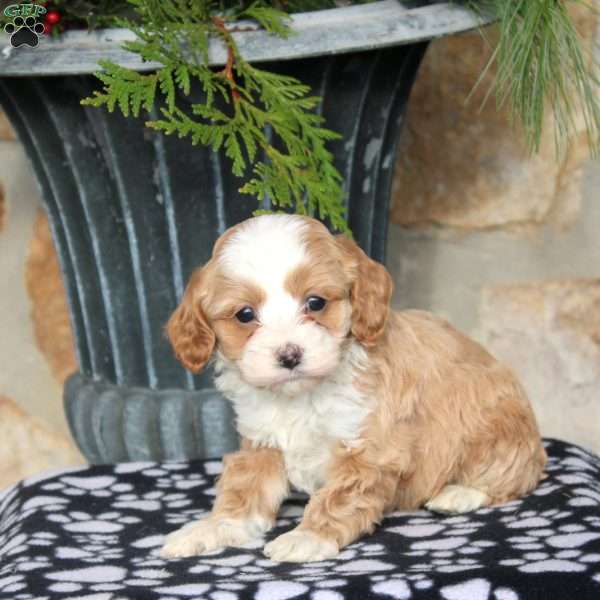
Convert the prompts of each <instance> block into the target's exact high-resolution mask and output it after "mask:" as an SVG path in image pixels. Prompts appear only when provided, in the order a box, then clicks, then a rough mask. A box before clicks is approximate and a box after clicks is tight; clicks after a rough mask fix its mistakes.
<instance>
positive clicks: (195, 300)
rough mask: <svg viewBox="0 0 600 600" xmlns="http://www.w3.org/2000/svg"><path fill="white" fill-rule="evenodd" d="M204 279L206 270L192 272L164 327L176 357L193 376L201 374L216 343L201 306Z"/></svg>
mask: <svg viewBox="0 0 600 600" xmlns="http://www.w3.org/2000/svg"><path fill="white" fill-rule="evenodd" d="M205 279H206V267H204V268H202V269H197V270H196V271H194V273H193V274H192V277H191V278H190V281H189V283H188V285H187V287H186V289H185V293H184V295H183V298H182V300H181V303H180V304H179V306H178V307H177V308H176V310H175V312H174V313H173V314H172V315H171V318H170V319H169V321H168V323H167V327H166V332H167V337H168V338H169V341H170V342H171V345H172V346H173V349H174V350H175V356H177V358H178V359H179V360H180V361H181V363H182V364H183V366H184V367H186V369H189V370H190V371H192V372H194V373H198V372H199V371H201V370H202V368H203V367H204V365H205V364H206V363H207V362H208V359H209V358H210V356H211V354H212V353H213V350H214V347H215V340H216V338H215V332H214V331H213V330H212V328H211V327H210V325H209V323H208V320H207V318H206V315H205V314H204V311H203V310H202V306H201V304H200V292H201V289H202V285H205V283H206V282H205Z"/></svg>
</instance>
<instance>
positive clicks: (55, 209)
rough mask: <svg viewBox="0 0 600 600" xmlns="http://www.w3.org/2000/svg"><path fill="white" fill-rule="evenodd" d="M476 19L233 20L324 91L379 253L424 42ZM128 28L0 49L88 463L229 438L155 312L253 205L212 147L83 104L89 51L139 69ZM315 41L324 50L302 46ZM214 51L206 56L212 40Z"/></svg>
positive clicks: (431, 9)
mask: <svg viewBox="0 0 600 600" xmlns="http://www.w3.org/2000/svg"><path fill="white" fill-rule="evenodd" d="M369 7H371V12H370V13H369ZM357 8H360V9H361V10H362V11H363V12H362V17H361V11H357ZM344 11H346V12H345V13H344ZM365 11H366V12H365ZM365 15H366V16H365ZM361 18H363V19H366V20H364V21H362V23H363V25H361V20H360V19H361ZM323 23H325V24H327V23H328V24H329V25H328V28H327V27H326V29H325V30H323V29H322V25H323ZM340 24H341V25H340ZM475 25H476V21H475V19H474V17H473V15H471V14H470V13H468V12H466V11H464V10H461V9H457V8H456V7H452V6H449V5H447V4H445V3H443V4H439V5H433V6H426V7H422V8H417V9H411V10H405V9H403V8H402V6H401V5H400V4H399V3H396V2H395V0H391V1H384V2H377V3H374V4H370V5H365V6H362V7H353V8H352V9H337V10H336V11H322V12H321V13H320V15H319V14H318V13H311V14H308V15H299V16H298V17H297V18H296V21H295V26H296V28H297V29H298V31H299V32H300V33H299V34H298V35H297V36H296V37H295V38H293V39H294V41H293V42H292V43H291V44H290V43H288V42H285V43H283V42H281V41H280V40H278V39H276V38H272V37H271V36H267V35H266V34H265V33H264V32H249V33H246V34H243V33H237V34H236V35H237V36H238V42H239V44H240V48H241V51H242V53H245V55H246V56H247V57H248V58H250V59H252V58H256V59H257V60H260V59H264V58H265V57H266V56H269V58H282V59H283V58H285V59H286V60H285V61H283V60H281V61H278V62H277V63H274V64H272V65H269V67H270V68H273V69H274V70H277V71H280V72H285V73H289V74H293V75H295V76H297V77H299V78H300V79H301V80H303V81H305V82H307V83H309V84H311V85H312V86H313V89H314V90H315V92H316V93H317V94H319V95H321V96H322V97H323V103H322V105H321V106H320V107H319V110H320V111H321V112H322V114H323V115H324V116H325V118H326V121H327V126H328V127H330V128H332V129H335V130H337V131H339V132H340V133H342V134H343V139H342V140H340V141H339V142H336V143H334V144H332V146H331V147H332V150H333V151H334V155H335V160H336V164H337V167H338V168H339V169H340V171H341V172H342V173H343V174H344V176H345V178H346V188H347V193H348V200H347V201H348V215H349V221H350V226H351V228H352V230H353V231H354V234H355V236H356V238H357V240H358V241H359V243H360V244H361V245H362V247H363V248H364V249H365V250H366V251H368V252H369V253H370V254H371V255H372V256H373V257H375V258H377V259H378V260H381V261H383V260H384V258H385V242H386V234H387V214H388V202H389V197H390V187H391V178H392V167H393V165H394V163H395V154H396V146H397V141H398V137H399V133H400V129H401V126H402V119H403V115H404V111H405V108H406V102H407V98H408V94H409V91H410V88H411V85H412V82H413V80H414V77H415V74H416V71H417V69H418V66H419V62H420V60H421V58H422V56H423V53H424V52H425V48H426V45H427V42H426V41H423V40H425V39H428V38H431V37H433V36H435V35H442V34H444V33H448V32H452V31H458V30H461V29H462V30H464V29H468V28H471V27H473V26H475ZM336 27H337V29H336ZM349 27H350V28H351V29H350V30H349ZM340 31H345V32H346V33H345V44H344V40H340V35H341V34H340V33H339V32H340ZM369 32H370V34H369ZM386 32H387V37H386ZM398 32H400V34H399V33H398ZM325 33H327V35H325ZM305 34H306V35H308V38H307V39H306V40H304V42H303V41H302V36H303V35H305ZM349 34H350V35H349ZM368 34H369V35H372V36H374V37H369V35H368ZM127 35H129V34H128V32H125V33H123V32H119V31H116V32H115V31H113V32H104V33H101V34H94V35H92V36H89V35H88V34H83V33H74V34H67V35H66V36H65V39H64V41H63V42H49V41H47V42H44V43H41V44H40V47H39V48H38V49H36V50H27V51H23V53H20V52H21V51H19V50H13V51H12V52H11V53H7V52H3V53H1V54H2V55H3V56H4V58H3V59H2V60H0V75H3V77H2V79H0V102H1V103H2V105H3V106H4V109H5V111H6V113H7V115H8V117H9V118H10V120H11V121H12V123H13V125H14V126H15V128H16V130H17V132H18V135H19V137H20V139H21V141H22V142H23V144H24V146H25V148H26V151H27V153H28V155H29V157H30V160H31V162H32V164H33V167H34V171H35V173H36V176H37V178H38V181H39V183H40V186H41V188H42V192H43V194H42V195H43V199H44V204H45V208H46V210H47V212H48V216H49V219H50V223H51V227H52V231H53V235H54V240H55V242H56V246H57V248H58V252H59V256H60V261H61V266H62V270H63V274H64V279H65V284H66V288H67V293H68V299H69V304H70V312H71V320H72V325H73V331H74V335H75V342H76V346H77V353H78V358H79V364H80V371H79V373H77V374H75V375H74V376H72V377H71V378H70V380H69V381H68V382H67V384H66V386H65V406H66V410H67V415H68V419H69V423H70V425H71V429H72V432H73V435H74V437H75V439H76V440H77V443H78V444H79V446H80V447H81V449H82V451H83V453H84V455H85V456H86V457H87V458H88V459H89V460H90V461H91V462H95V463H99V462H115V461H120V460H128V459H163V458H166V459H176V458H191V457H204V456H209V457H210V456H220V455H222V454H223V453H224V452H226V451H228V450H230V449H232V448H234V447H235V445H236V444H237V439H236V435H235V429H234V426H233V419H232V414H231V410H230V407H229V405H228V404H227V402H226V401H224V400H223V399H222V398H221V397H220V396H219V395H218V394H217V393H216V391H214V389H213V388H212V387H211V374H210V372H208V371H207V372H205V373H203V374H202V375H200V376H192V375H191V374H190V373H187V372H186V371H184V369H183V368H182V367H181V366H180V365H179V364H178V363H177V362H176V361H175V360H174V358H173V354H172V351H171V349H170V348H169V346H168V344H167V342H166V340H165V338H164V335H163V325H164V323H165V322H166V320H167V318H168V316H169V314H170V313H171V311H172V310H173V309H174V308H175V306H176V304H177V301H178V299H179V298H180V296H181V294H182V291H183V287H184V285H185V282H186V280H187V278H188V276H189V275H190V273H191V271H192V270H193V268H194V267H196V266H197V265H199V264H201V263H203V262H204V261H205V260H206V259H207V258H208V257H209V255H210V251H211V248H212V245H213V243H214V241H215V239H216V238H217V236H218V235H219V234H220V233H222V232H223V231H224V229H225V228H227V227H229V226H230V225H232V224H234V223H237V222H238V221H240V220H242V219H245V218H247V217H249V216H250V215H251V213H252V211H253V210H254V209H255V208H256V206H255V203H254V201H253V200H252V199H249V198H248V197H246V196H242V195H241V194H239V192H238V191H237V190H238V188H239V187H240V183H241V182H240V181H239V180H236V178H234V177H233V176H232V175H231V173H230V168H229V163H228V159H226V158H225V156H223V155H221V154H215V153H213V152H212V151H210V150H208V149H205V148H200V147H193V146H192V145H191V144H190V143H189V142H188V141H187V140H179V139H176V138H175V137H164V136H162V135H160V134H156V133H153V132H151V131H149V130H148V129H146V128H144V126H143V122H142V120H135V119H125V118H123V117H121V116H120V115H118V114H116V113H115V114H112V115H111V114H108V113H106V112H104V111H101V110H97V109H90V108H83V107H81V106H80V104H79V100H80V98H82V97H83V96H85V95H88V94H89V93H90V91H91V90H92V89H93V88H94V87H95V86H96V82H95V79H94V78H93V77H92V76H91V75H89V73H90V72H91V71H92V70H94V69H95V62H96V60H97V58H98V57H99V56H108V57H110V58H111V59H113V60H116V61H117V62H121V63H123V64H126V63H129V64H130V66H135V67H137V68H151V67H152V65H148V64H145V65H141V64H136V65H132V64H131V61H132V60H133V59H132V57H131V56H130V55H128V54H126V53H123V52H122V51H120V50H119V46H118V44H119V43H120V41H121V40H122V39H123V37H124V36H125V37H126V36H127ZM84 36H88V37H87V38H86V37H84ZM306 43H309V44H310V46H309V47H307V46H303V44H306ZM269 44H272V46H271V50H266V51H265V48H269ZM328 44H329V45H328ZM290 48H291V50H290ZM366 48H372V49H369V50H366ZM315 50H316V51H317V52H318V53H321V54H325V55H324V56H318V57H311V58H306V57H305V56H306V55H310V56H313V55H314V54H315V53H316V52H315ZM356 50H360V51H356ZM212 52H213V54H211V56H213V59H214V63H215V64H218V63H219V62H220V61H221V60H222V56H219V52H222V49H221V48H220V47H219V46H218V45H216V46H215V47H214V48H213V50H212ZM281 52H283V53H284V54H281ZM290 54H292V55H290ZM293 57H295V58H294V59H293V60H292V58H293ZM299 57H303V58H299ZM33 58H35V60H33ZM74 58H76V59H77V60H76V61H75V62H74Z"/></svg>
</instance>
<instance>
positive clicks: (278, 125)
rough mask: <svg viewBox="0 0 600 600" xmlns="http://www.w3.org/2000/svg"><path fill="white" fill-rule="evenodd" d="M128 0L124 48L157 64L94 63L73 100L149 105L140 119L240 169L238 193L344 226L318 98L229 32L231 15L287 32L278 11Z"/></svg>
mask: <svg viewBox="0 0 600 600" xmlns="http://www.w3.org/2000/svg"><path fill="white" fill-rule="evenodd" d="M129 2H130V4H131V5H133V7H134V8H135V10H136V13H137V16H138V18H137V19H135V20H131V19H120V20H119V22H118V24H119V25H121V26H124V27H127V28H129V29H131V30H132V31H133V32H134V33H135V34H136V36H137V39H136V40H135V41H131V42H127V43H126V44H125V48H126V49H127V50H129V51H130V52H134V53H136V54H138V55H139V56H140V57H141V58H142V59H143V60H145V61H151V62H156V63H160V64H161V65H162V67H160V68H159V69H157V70H156V71H155V72H152V73H138V72H135V71H132V70H130V69H126V68H124V67H121V66H119V65H117V64H114V63H112V62H110V61H101V62H100V66H101V67H102V69H103V70H102V71H100V72H98V73H97V74H96V76H97V77H98V79H99V80H100V81H101V82H102V84H103V88H102V90H100V91H96V92H95V93H94V95H93V96H91V97H89V98H86V99H85V100H83V101H82V103H83V104H85V105H89V106H96V107H101V106H104V107H106V108H107V109H108V110H109V111H111V112H112V111H113V110H115V108H117V109H119V110H120V111H121V112H122V113H123V115H125V116H129V115H133V116H136V117H137V116H139V115H140V113H141V112H142V111H144V112H145V113H148V114H149V113H150V112H151V111H152V109H153V107H154V106H155V104H156V105H157V106H158V109H159V110H158V115H157V118H152V119H150V120H148V121H147V122H146V124H147V126H148V127H151V128H153V129H156V130H158V131H162V132H164V133H165V134H176V135H178V136H179V137H187V138H189V139H190V140H191V142H192V144H202V145H206V146H210V147H211V148H212V150H213V151H215V152H216V151H219V150H221V149H224V152H225V154H226V156H227V157H228V158H229V159H230V160H231V164H232V171H233V173H234V175H236V176H238V177H245V176H247V175H248V172H250V174H249V179H248V180H247V182H246V183H245V184H244V185H243V186H242V188H241V191H242V192H244V193H248V194H252V195H254V196H256V197H257V198H258V199H259V201H261V200H264V199H265V198H268V199H269V200H270V201H271V204H272V205H273V206H274V207H278V208H286V207H292V208H293V209H294V210H295V211H296V212H297V213H299V214H315V215H318V216H319V218H321V219H324V220H329V221H330V223H331V224H332V226H333V227H334V228H336V229H338V230H341V231H347V229H348V228H347V224H346V219H345V212H344V205H343V192H342V177H341V175H340V173H339V172H338V170H337V169H336V168H335V166H334V165H333V156H332V154H331V152H329V150H328V149H327V147H326V145H327V142H328V141H329V140H333V139H337V138H338V137H339V136H338V134H337V133H334V132H333V131H331V130H329V129H327V128H326V127H324V124H323V118H322V117H321V116H319V115H318V114H317V113H316V112H315V111H314V109H315V108H316V106H317V104H318V103H319V101H320V99H319V98H318V97H316V96H313V95H311V90H310V88H309V87H308V86H306V85H304V84H302V83H301V82H300V81H298V80H297V79H295V78H293V77H289V76H285V75H279V74H276V73H272V72H269V71H267V70H264V69H261V68H259V67H256V66H254V65H250V64H249V63H248V62H246V61H245V60H244V58H243V57H242V56H241V55H240V53H239V52H238V49H237V46H236V43H235V41H234V39H233V37H232V36H231V33H230V28H231V27H232V25H233V24H234V23H235V22H236V21H239V20H242V19H244V20H247V19H251V20H253V21H256V22H258V23H259V24H260V26H261V27H263V28H264V29H266V30H267V31H268V32H270V33H273V34H275V35H283V36H287V35H288V33H289V30H288V27H287V25H286V20H287V19H288V15H287V14H286V13H285V12H283V11H281V10H279V9H277V8H273V6H270V5H269V4H267V3H265V2H262V1H258V2H254V3H252V4H250V5H243V4H239V5H237V6H236V5H234V6H229V7H227V9H226V10H225V11H224V10H223V8H224V7H223V6H222V4H221V3H219V2H212V1H210V0H203V1H192V0H129ZM211 36H218V37H219V38H221V39H222V40H223V42H224V44H225V46H226V48H227V51H228V54H227V63H226V65H225V67H224V68H223V69H221V70H215V69H212V68H210V67H209V66H208V44H209V38H210V37H211ZM194 86H199V87H200V88H201V90H202V101H201V102H193V103H191V105H186V106H189V108H184V103H182V102H181V96H182V95H183V96H189V95H190V92H191V91H192V88H193V87H194ZM153 114H157V113H153ZM261 157H265V159H266V160H261Z"/></svg>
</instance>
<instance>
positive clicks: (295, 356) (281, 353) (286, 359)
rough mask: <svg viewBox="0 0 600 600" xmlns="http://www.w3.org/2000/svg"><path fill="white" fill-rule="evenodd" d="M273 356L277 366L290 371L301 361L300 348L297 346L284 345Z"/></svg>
mask: <svg viewBox="0 0 600 600" xmlns="http://www.w3.org/2000/svg"><path fill="white" fill-rule="evenodd" d="M275 355H276V357H277V362H278V363H279V366H281V367H283V368H284V369H290V370H292V369H294V368H295V367H297V366H298V365H299V364H300V362H301V361H302V348H300V346H298V345H297V344H286V345H285V346H283V347H282V348H279V350H277V352H276V353H275Z"/></svg>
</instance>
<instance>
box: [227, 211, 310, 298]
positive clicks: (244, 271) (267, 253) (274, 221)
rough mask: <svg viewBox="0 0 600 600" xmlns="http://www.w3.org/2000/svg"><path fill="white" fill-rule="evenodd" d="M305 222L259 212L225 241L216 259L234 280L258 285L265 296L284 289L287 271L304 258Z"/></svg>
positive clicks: (279, 292) (290, 216)
mask: <svg viewBox="0 0 600 600" xmlns="http://www.w3.org/2000/svg"><path fill="white" fill-rule="evenodd" d="M306 227H307V224H306V222H305V221H304V220H302V219H301V218H299V217H296V216H294V215H262V216H260V217H255V218H254V219H250V220H249V221H247V222H246V223H244V224H243V225H242V226H241V227H240V228H239V229H238V231H236V232H235V233H234V234H233V236H232V237H231V238H230V239H229V240H227V242H226V243H225V245H224V247H223V250H222V252H221V256H220V257H219V262H220V264H221V267H222V269H223V270H224V272H225V273H226V274H227V275H229V276H231V277H233V278H235V279H246V280H250V281H252V282H253V283H255V284H257V285H259V286H260V287H261V288H262V289H263V290H264V291H265V292H266V293H267V297H269V296H273V295H275V294H281V293H282V292H284V291H285V290H284V283H285V279H286V277H287V276H288V274H289V273H290V272H291V271H292V270H293V269H294V268H296V267H298V266H299V265H300V264H302V263H303V262H304V261H305V260H306V259H307V254H306V248H305V244H304V242H303V234H304V233H305V231H306Z"/></svg>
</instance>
